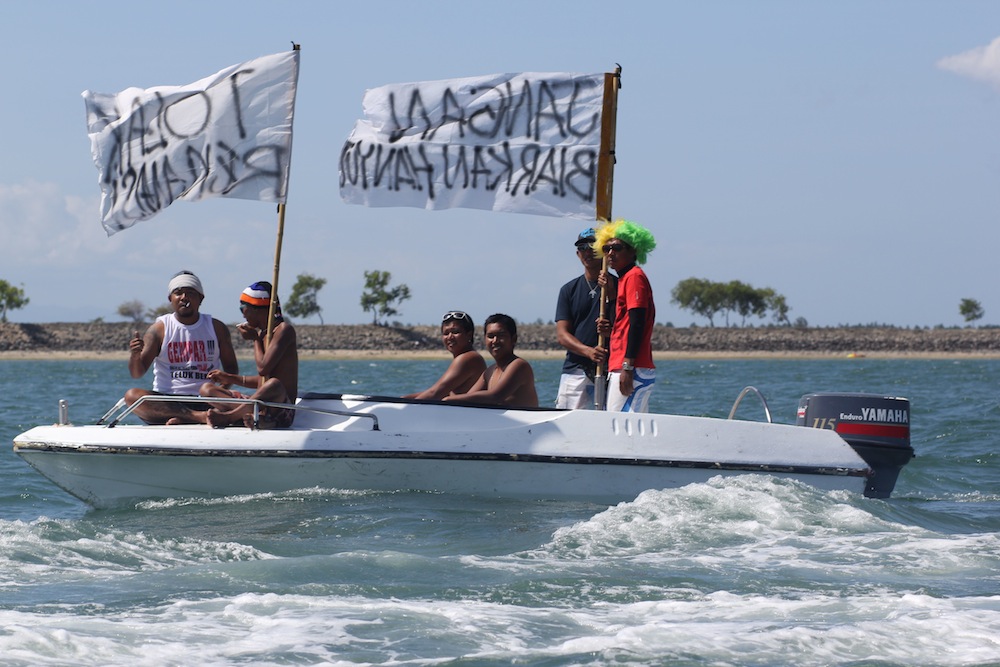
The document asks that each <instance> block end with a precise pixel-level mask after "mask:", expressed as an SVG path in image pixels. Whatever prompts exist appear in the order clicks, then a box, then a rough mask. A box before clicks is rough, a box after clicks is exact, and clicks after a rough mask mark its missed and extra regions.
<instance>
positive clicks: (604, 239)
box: [594, 220, 656, 412]
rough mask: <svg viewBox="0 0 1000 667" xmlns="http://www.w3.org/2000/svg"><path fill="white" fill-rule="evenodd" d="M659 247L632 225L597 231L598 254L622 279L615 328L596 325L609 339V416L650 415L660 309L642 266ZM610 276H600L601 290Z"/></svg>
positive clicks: (620, 224)
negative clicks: (599, 251) (634, 413)
mask: <svg viewBox="0 0 1000 667" xmlns="http://www.w3.org/2000/svg"><path fill="white" fill-rule="evenodd" d="M655 247H656V240H655V239H654V238H653V234H652V233H651V232H650V231H649V230H648V229H646V228H645V227H642V226H641V225H637V224H636V223H634V222H630V221H628V220H616V221H614V222H609V223H606V224H604V225H601V227H600V228H599V229H598V230H597V240H596V241H595V242H594V248H595V249H600V250H601V251H603V252H604V254H605V255H607V257H608V267H609V268H611V269H614V271H615V273H617V274H618V289H617V296H616V298H615V320H614V326H613V327H612V323H611V321H610V320H608V319H606V318H605V319H601V320H599V321H598V325H597V327H598V332H600V333H601V334H602V335H609V334H610V336H611V351H610V355H609V357H608V369H609V370H610V371H611V373H610V377H609V378H608V404H607V409H608V411H611V412H647V411H648V408H649V397H650V395H651V394H652V393H653V386H654V385H655V384H656V367H655V366H654V365H653V346H652V342H653V323H654V322H655V319H656V306H655V305H654V304H653V288H652V287H651V286H650V284H649V279H648V278H647V277H646V273H645V272H644V271H643V270H642V269H641V268H639V266H638V265H639V264H645V263H646V256H647V254H648V253H650V252H652V250H653V249H654V248H655ZM607 281H608V276H607V275H605V273H604V272H602V273H601V284H602V285H603V284H605V283H606V282H607Z"/></svg>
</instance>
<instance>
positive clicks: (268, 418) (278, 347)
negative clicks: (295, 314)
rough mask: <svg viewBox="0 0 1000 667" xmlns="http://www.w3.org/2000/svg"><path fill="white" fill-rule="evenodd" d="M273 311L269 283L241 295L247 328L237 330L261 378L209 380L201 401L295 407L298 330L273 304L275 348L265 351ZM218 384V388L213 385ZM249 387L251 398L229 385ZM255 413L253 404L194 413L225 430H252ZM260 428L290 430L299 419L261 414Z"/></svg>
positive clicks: (274, 411) (284, 411) (215, 374)
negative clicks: (230, 400) (232, 427)
mask: <svg viewBox="0 0 1000 667" xmlns="http://www.w3.org/2000/svg"><path fill="white" fill-rule="evenodd" d="M270 306H271V283H268V282H263V281H261V282H256V283H254V284H252V285H250V286H249V287H247V288H246V289H245V290H243V293H242V294H240V311H241V312H242V313H243V317H244V318H246V321H245V322H241V323H240V324H239V325H238V326H237V327H236V328H237V330H238V331H239V332H240V335H241V336H242V337H243V339H244V340H249V341H253V354H254V361H255V362H256V363H257V373H258V375H250V376H247V375H235V374H233V373H227V372H225V371H218V370H217V371H212V372H211V373H209V374H208V379H209V380H211V381H212V382H211V383H207V384H205V385H203V386H202V390H201V395H202V396H205V397H207V398H212V397H223V398H253V399H257V400H260V401H267V402H268V403H295V400H296V398H298V392H299V352H298V347H297V343H296V337H295V329H294V327H292V325H291V324H289V323H288V322H286V321H285V319H284V318H283V317H282V316H281V309H280V308H279V307H278V306H277V304H275V310H274V327H273V329H272V331H271V342H270V343H269V344H268V345H267V347H266V349H265V347H264V343H265V341H264V339H265V337H266V335H267V315H268V311H269V308H270ZM213 383H214V384H213ZM234 384H235V385H239V386H241V387H249V388H251V389H254V390H255V391H254V392H253V394H251V395H250V396H246V395H244V394H241V393H240V392H237V391H234V390H231V389H229V388H228V387H229V386H231V385H234ZM253 408H254V406H253V405H252V404H250V403H245V404H239V405H236V406H233V405H232V404H227V403H219V404H217V405H215V406H214V407H212V408H211V409H210V410H205V411H203V412H196V413H194V417H195V418H196V420H197V421H199V422H201V423H204V424H211V425H212V426H214V427H216V428H223V427H225V426H229V425H231V424H243V425H245V426H247V427H253V426H254V424H253ZM259 416H260V420H259V422H258V423H257V424H256V426H257V427H259V428H288V427H289V426H291V425H292V421H293V420H294V418H295V411H294V410H292V409H290V408H272V407H266V408H262V409H261V410H260V413H259Z"/></svg>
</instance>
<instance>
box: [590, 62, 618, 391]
mask: <svg viewBox="0 0 1000 667" xmlns="http://www.w3.org/2000/svg"><path fill="white" fill-rule="evenodd" d="M621 87H622V66H621V65H617V66H616V67H615V71H614V73H605V74H604V106H603V109H602V111H601V152H600V155H599V156H598V158H597V216H596V217H597V220H599V221H604V222H609V221H610V220H611V199H612V194H613V190H614V181H615V132H616V127H617V121H618V90H619V89H620V88H621ZM601 270H602V271H605V272H606V271H607V270H608V258H607V255H605V256H604V260H603V263H602V265H601ZM607 302H608V288H607V286H606V285H605V286H603V287H601V319H604V318H605V317H607V312H606V306H607ZM597 346H598V347H604V336H601V335H598V337H597ZM605 370H606V368H605V366H604V364H598V366H597V373H596V374H595V377H594V409H595V410H603V409H604V408H605V405H606V404H607V381H606V380H605Z"/></svg>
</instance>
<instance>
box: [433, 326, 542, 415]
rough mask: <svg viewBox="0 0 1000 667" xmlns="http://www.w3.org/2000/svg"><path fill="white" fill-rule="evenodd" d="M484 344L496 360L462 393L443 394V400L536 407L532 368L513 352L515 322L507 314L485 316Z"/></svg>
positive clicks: (536, 399) (515, 338)
mask: <svg viewBox="0 0 1000 667" xmlns="http://www.w3.org/2000/svg"><path fill="white" fill-rule="evenodd" d="M484 332H485V336H486V347H487V349H489V351H490V354H491V355H492V356H493V361H494V362H495V363H494V364H492V365H491V366H490V367H489V368H487V369H486V370H485V371H484V372H483V374H482V375H481V376H480V377H479V379H478V380H477V381H476V384H474V385H473V386H472V388H471V389H470V390H469V391H468V393H465V394H458V395H453V396H445V397H444V398H443V399H442V400H444V401H462V402H466V403H479V404H483V405H504V406H508V407H512V408H513V407H517V408H537V407H538V393H537V392H536V391H535V372H534V371H533V370H532V369H531V364H529V363H528V362H527V361H525V360H524V359H522V358H521V357H519V356H517V355H516V354H514V346H515V345H517V324H516V323H515V322H514V318H512V317H511V316H509V315H504V314H502V313H497V314H495V315H490V316H489V317H487V318H486V325H485V328H484Z"/></svg>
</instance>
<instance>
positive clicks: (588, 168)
mask: <svg viewBox="0 0 1000 667" xmlns="http://www.w3.org/2000/svg"><path fill="white" fill-rule="evenodd" d="M603 87H604V75H603V74H586V75H583V74H558V73H544V74H539V73H524V74H496V75H492V76H483V77H473V78H465V79H451V80H446V81H425V82H420V83H408V84H396V85H388V86H382V87H381V88H375V89H373V90H369V91H367V92H366V93H365V97H364V102H363V106H364V113H365V117H364V118H363V119H361V120H359V121H357V122H356V123H355V125H354V131H353V132H352V133H351V135H350V137H348V139H347V141H346V142H345V144H344V147H343V149H342V151H341V155H340V193H341V197H342V198H343V200H344V201H345V202H347V203H350V204H363V205H366V206H416V207H421V208H427V209H444V208H475V209H486V210H494V211H505V212H512V213H531V214H535V215H547V216H563V217H574V218H584V219H590V220H592V219H594V215H595V196H596V195H595V193H596V189H597V159H598V154H599V149H600V144H601V108H602V100H603Z"/></svg>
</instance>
